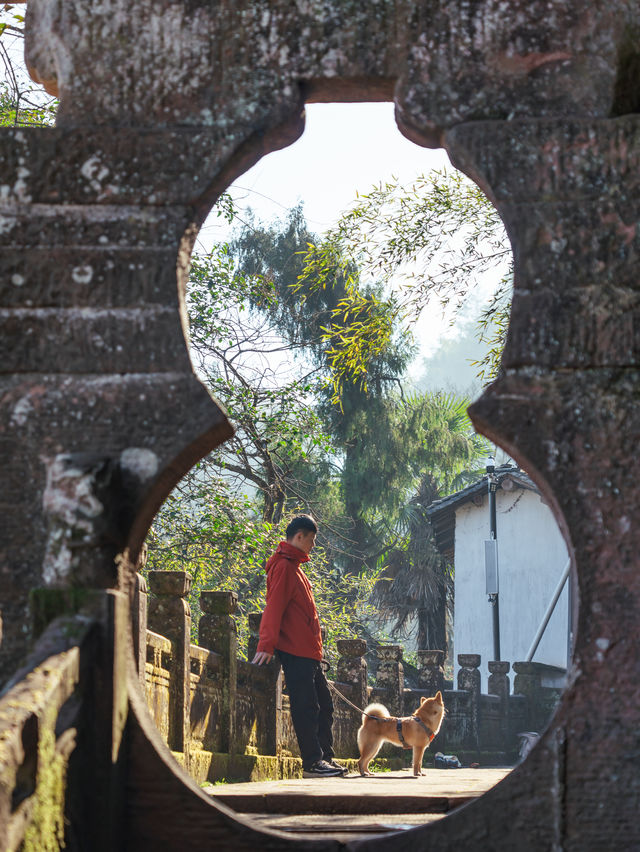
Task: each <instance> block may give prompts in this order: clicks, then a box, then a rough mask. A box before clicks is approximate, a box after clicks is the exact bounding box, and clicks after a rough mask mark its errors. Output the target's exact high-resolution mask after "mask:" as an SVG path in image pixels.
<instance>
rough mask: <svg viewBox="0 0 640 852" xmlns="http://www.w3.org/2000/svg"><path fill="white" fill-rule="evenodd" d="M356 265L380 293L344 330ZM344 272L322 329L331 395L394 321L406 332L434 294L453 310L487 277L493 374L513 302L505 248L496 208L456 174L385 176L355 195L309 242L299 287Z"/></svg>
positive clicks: (484, 369) (488, 361) (375, 349)
mask: <svg viewBox="0 0 640 852" xmlns="http://www.w3.org/2000/svg"><path fill="white" fill-rule="evenodd" d="M354 267H357V268H358V269H359V274H360V277H361V278H363V277H364V278H366V276H372V277H375V279H376V280H377V281H378V282H379V284H381V285H382V286H383V288H384V291H385V296H384V297H382V298H380V297H379V296H378V295H377V294H376V295H374V296H373V297H372V299H371V302H372V304H371V307H370V311H371V316H372V317H373V316H375V317H376V320H375V321H373V320H372V321H370V322H366V321H365V322H363V323H362V325H360V326H357V327H356V328H351V329H349V328H348V327H347V326H348V325H349V323H350V318H351V315H350V311H349V309H348V305H349V304H352V305H354V306H355V305H357V303H358V296H357V292H356V290H355V289H354V288H352V287H351V286H350V285H351V283H352V282H351V278H350V276H349V272H348V270H350V269H352V268H354ZM341 274H342V275H343V276H344V277H345V280H346V281H347V288H346V289H347V298H346V300H345V302H344V304H343V305H342V306H341V308H340V310H338V309H336V310H334V311H333V314H332V321H331V324H330V325H328V326H327V328H326V330H325V335H326V338H327V339H331V340H332V341H333V342H334V347H333V352H332V361H331V367H332V371H333V384H334V391H335V394H336V396H339V394H340V389H341V387H342V384H343V383H344V381H345V379H347V378H349V377H350V378H352V379H354V378H355V379H357V377H358V376H362V375H365V374H366V373H367V370H368V365H369V363H370V362H371V360H372V359H373V358H375V356H376V355H377V354H378V353H379V352H380V351H381V349H382V348H384V346H385V345H386V342H387V340H388V337H389V334H390V333H391V331H390V330H391V329H392V328H393V327H394V325H395V324H397V322H398V321H399V322H400V323H402V324H404V326H405V328H406V329H408V330H410V329H411V327H412V325H413V324H414V322H415V320H416V318H417V317H418V315H419V314H420V312H421V311H422V310H423V309H424V307H425V306H426V305H427V304H428V303H430V302H433V301H434V300H436V301H437V302H439V303H440V305H441V306H442V307H443V308H446V307H450V308H451V309H452V310H453V312H454V314H455V313H456V312H457V311H459V310H460V309H461V307H462V306H463V305H464V304H465V303H467V301H468V300H469V298H470V297H471V296H472V295H473V294H474V292H475V291H476V290H477V288H478V285H479V284H480V283H481V281H482V279H483V278H485V277H486V276H487V275H491V276H492V278H493V279H494V282H495V283H494V286H493V288H492V295H491V297H490V299H489V302H488V304H487V305H486V307H485V308H484V310H483V312H482V315H481V318H480V324H479V335H480V337H481V339H482V340H484V341H485V342H486V343H487V344H488V351H487V356H486V357H485V358H484V359H482V360H481V361H480V362H479V364H478V366H479V367H480V369H481V374H482V375H483V377H484V378H485V379H490V378H493V377H495V375H496V374H497V371H498V369H499V362H500V356H501V352H502V347H503V344H504V338H505V335H506V329H507V326H508V315H509V308H510V301H511V282H512V278H513V273H512V258H511V250H510V246H509V242H508V238H507V235H506V232H505V230H504V227H503V224H502V221H501V219H500V217H499V215H498V213H497V211H496V209H495V208H494V207H493V205H491V203H490V202H489V201H488V199H487V198H486V196H485V195H484V194H483V193H482V191H481V190H480V189H479V188H478V187H477V186H476V185H475V184H473V183H472V182H471V181H469V180H467V179H466V178H465V177H464V176H463V175H462V174H460V173H459V172H449V171H433V172H430V173H429V174H428V175H425V176H422V177H420V178H418V179H416V181H415V182H414V183H413V184H412V185H411V186H410V187H403V186H401V185H400V184H398V183H397V182H389V183H385V184H380V185H379V186H377V187H374V189H372V190H371V191H370V192H369V193H367V194H364V195H360V196H358V198H357V200H356V202H355V204H354V205H353V206H352V208H351V209H350V210H348V211H347V212H346V213H344V214H343V215H342V216H341V217H340V219H339V221H338V223H337V224H336V226H335V227H334V228H332V229H330V230H329V231H328V232H327V233H326V234H325V235H324V236H323V238H322V240H320V241H318V242H317V243H310V244H309V246H308V248H307V252H306V256H305V263H304V270H303V274H302V276H301V278H300V283H299V286H304V285H307V286H309V287H311V288H320V289H322V288H325V287H327V286H329V285H330V282H331V281H332V280H334V279H335V278H336V277H338V276H339V275H341ZM380 317H384V320H385V324H384V325H383V324H381V322H380V320H379V318H380Z"/></svg>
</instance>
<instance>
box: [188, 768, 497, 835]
mask: <svg viewBox="0 0 640 852" xmlns="http://www.w3.org/2000/svg"><path fill="white" fill-rule="evenodd" d="M510 771H511V767H496V768H481V769H448V770H447V769H426V770H425V774H424V775H422V776H420V777H419V778H414V776H413V775H412V773H411V771H410V770H409V769H403V770H399V771H397V772H381V773H378V774H376V775H374V776H373V777H372V778H362V777H360V776H359V775H355V774H350V775H348V776H346V777H345V778H332V779H328V778H323V779H311V778H304V779H293V780H291V779H290V780H283V781H262V782H249V783H241V784H215V785H212V786H210V787H207V788H205V790H206V792H208V793H210V794H211V795H212V796H213V797H214V798H216V799H218V800H219V801H221V802H223V803H224V804H225V805H227V806H229V807H231V808H233V810H235V811H237V812H238V813H241V814H243V815H246V816H247V817H248V818H249V819H251V820H253V821H254V822H257V823H258V824H259V825H260V826H261V827H264V828H270V829H275V830H278V831H284V832H286V833H288V834H289V833H291V834H296V835H297V836H300V837H305V838H307V839H311V838H319V837H332V838H334V839H337V840H342V841H346V840H353V839H354V838H355V837H358V836H367V837H372V836H375V835H383V834H386V833H388V832H390V831H403V830H407V829H409V828H412V827H414V826H416V825H424V824H425V823H428V822H433V821H434V820H437V819H442V817H443V816H446V814H447V813H449V812H451V811H452V810H453V809H455V808H456V807H460V805H463V804H465V803H466V802H468V801H470V800H471V799H475V798H477V797H478V796H481V795H482V794H483V793H484V792H486V791H487V790H489V789H490V788H491V787H493V786H494V785H495V784H497V783H498V782H499V781H501V780H502V779H503V778H504V777H505V776H506V775H508V774H509V772H510Z"/></svg>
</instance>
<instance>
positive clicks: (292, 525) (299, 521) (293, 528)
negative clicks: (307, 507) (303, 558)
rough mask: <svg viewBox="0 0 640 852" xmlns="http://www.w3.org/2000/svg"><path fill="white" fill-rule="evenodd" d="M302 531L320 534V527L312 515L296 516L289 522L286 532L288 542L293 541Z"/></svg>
mask: <svg viewBox="0 0 640 852" xmlns="http://www.w3.org/2000/svg"><path fill="white" fill-rule="evenodd" d="M301 530H302V531H304V532H307V533H310V532H313V533H317V532H318V525H317V524H316V522H315V521H314V520H313V518H312V517H311V515H296V516H295V518H292V519H291V520H290V521H289V526H288V527H287V529H286V530H285V535H286V537H287V540H289V539H292V538H293V537H294V535H295V534H296V533H299V532H300V531H301Z"/></svg>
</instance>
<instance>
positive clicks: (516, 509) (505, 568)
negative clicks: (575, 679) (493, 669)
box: [454, 489, 569, 692]
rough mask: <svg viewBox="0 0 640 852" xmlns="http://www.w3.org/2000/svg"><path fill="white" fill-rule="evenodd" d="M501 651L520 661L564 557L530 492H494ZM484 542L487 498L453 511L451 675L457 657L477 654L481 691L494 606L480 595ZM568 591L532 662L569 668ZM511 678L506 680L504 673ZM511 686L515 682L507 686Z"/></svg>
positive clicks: (546, 512) (546, 514) (547, 515)
mask: <svg viewBox="0 0 640 852" xmlns="http://www.w3.org/2000/svg"><path fill="white" fill-rule="evenodd" d="M496 516H497V522H496V526H497V539H498V572H499V590H500V651H501V657H502V659H503V660H508V661H509V662H510V663H514V662H517V661H520V660H524V659H525V658H526V655H527V652H528V651H529V648H530V646H531V643H532V641H533V639H534V637H535V634H536V631H537V630H538V627H539V626H540V623H541V621H542V618H543V616H544V613H545V611H546V609H547V606H548V604H549V601H550V600H551V598H552V596H553V593H554V591H555V589H556V586H557V583H558V580H559V579H560V576H561V574H562V571H563V569H564V567H565V565H566V563H567V559H568V558H569V557H568V553H567V548H566V546H565V543H564V540H563V539H562V536H561V535H560V530H559V529H558V525H557V524H556V522H555V519H554V517H553V515H552V513H551V510H550V509H549V507H548V506H547V505H545V504H544V503H543V502H542V500H541V498H540V497H539V496H538V495H537V494H535V493H534V492H532V491H523V490H517V489H516V490H514V491H510V492H506V491H502V490H501V489H499V490H498V491H497V492H496ZM488 538H489V498H488V496H485V497H484V499H483V502H482V504H481V505H479V506H476V505H475V504H473V503H467V504H465V505H463V506H461V507H460V508H459V509H458V510H457V512H456V532H455V614H454V660H455V674H456V677H457V672H458V669H459V666H458V664H457V659H458V654H467V653H469V654H481V655H482V663H481V667H480V669H481V674H482V691H483V692H486V691H487V678H488V674H489V672H488V667H487V663H488V662H489V660H492V659H493V616H492V609H493V607H492V606H491V604H489V602H488V600H487V595H486V593H485V568H484V541H485V540H486V539H488ZM568 623H569V620H568V589H567V586H566V585H565V588H564V590H563V592H562V595H561V596H560V599H559V600H558V603H557V605H556V608H555V611H554V613H553V616H552V617H551V620H550V622H549V625H548V627H547V630H546V632H545V634H544V636H543V638H542V641H541V642H540V645H539V646H538V650H537V652H536V654H535V656H534V658H533V659H534V661H535V662H540V663H547V664H549V665H553V666H560V667H562V668H565V667H566V665H567V630H568ZM510 676H511V677H512V673H510ZM511 682H512V683H513V680H512V681H511Z"/></svg>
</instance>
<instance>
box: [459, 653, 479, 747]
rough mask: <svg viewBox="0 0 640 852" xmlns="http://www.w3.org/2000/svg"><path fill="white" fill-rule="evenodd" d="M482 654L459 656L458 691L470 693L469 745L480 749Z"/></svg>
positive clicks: (467, 738)
mask: <svg viewBox="0 0 640 852" xmlns="http://www.w3.org/2000/svg"><path fill="white" fill-rule="evenodd" d="M480 661H481V657H480V654H458V663H459V664H460V666H461V668H460V670H459V671H458V689H462V690H464V691H465V692H468V693H469V725H468V727H467V737H466V740H467V743H466V744H467V745H468V747H469V748H474V749H477V748H478V731H479V726H480V719H479V715H480V687H481V678H480V672H479V670H478V669H479V667H480Z"/></svg>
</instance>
